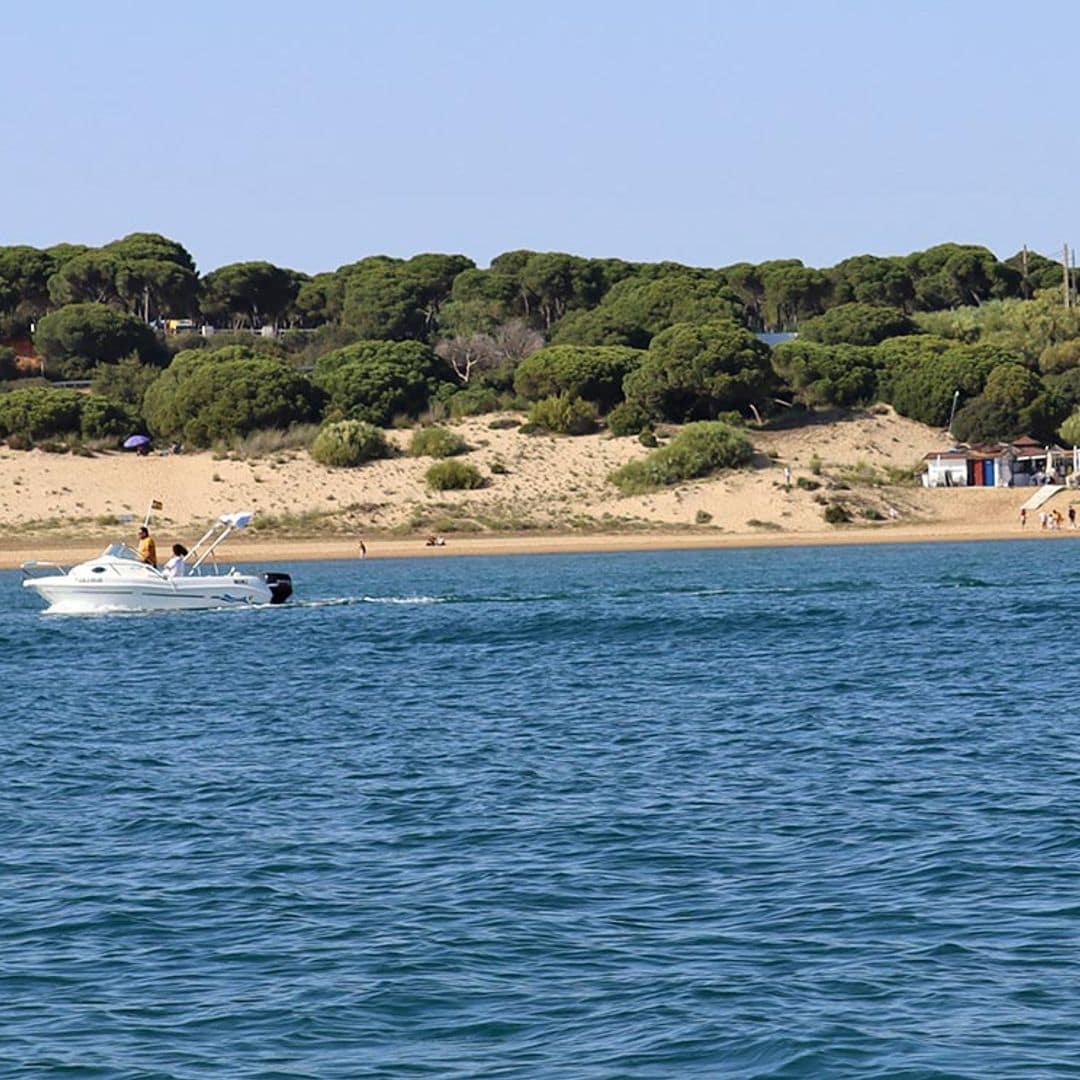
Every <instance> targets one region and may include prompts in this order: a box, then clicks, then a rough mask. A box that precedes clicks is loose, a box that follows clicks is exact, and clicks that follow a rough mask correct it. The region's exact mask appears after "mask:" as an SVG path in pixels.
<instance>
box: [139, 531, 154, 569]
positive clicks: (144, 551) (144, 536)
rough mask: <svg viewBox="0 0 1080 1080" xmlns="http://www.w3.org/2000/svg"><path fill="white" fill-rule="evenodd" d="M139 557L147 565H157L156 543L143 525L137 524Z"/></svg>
mask: <svg viewBox="0 0 1080 1080" xmlns="http://www.w3.org/2000/svg"><path fill="white" fill-rule="evenodd" d="M139 558H140V559H141V560H142V561H143V562H144V563H146V565H147V566H153V567H155V568H156V567H157V545H156V544H155V543H154V538H153V537H152V536H151V535H150V530H149V529H148V528H147V527H146V526H145V525H140V526H139Z"/></svg>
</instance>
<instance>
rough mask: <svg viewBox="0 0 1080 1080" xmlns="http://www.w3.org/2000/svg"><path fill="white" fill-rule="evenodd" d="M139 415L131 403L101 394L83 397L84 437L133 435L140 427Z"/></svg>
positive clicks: (99, 437) (106, 437)
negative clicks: (111, 398) (126, 403)
mask: <svg viewBox="0 0 1080 1080" xmlns="http://www.w3.org/2000/svg"><path fill="white" fill-rule="evenodd" d="M139 426H140V424H139V415H138V413H137V412H136V411H135V410H134V409H133V408H131V407H130V406H129V405H125V404H124V403H123V402H121V401H112V400H110V399H109V398H107V397H102V396H101V395H99V394H90V395H89V396H87V397H85V398H84V399H83V406H82V422H81V428H80V430H81V431H82V435H83V438H84V439H110V438H114V437H116V438H119V437H121V436H124V435H131V434H133V433H134V432H135V431H137V429H138V428H139Z"/></svg>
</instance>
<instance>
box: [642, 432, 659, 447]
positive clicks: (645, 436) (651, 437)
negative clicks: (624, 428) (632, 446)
mask: <svg viewBox="0 0 1080 1080" xmlns="http://www.w3.org/2000/svg"><path fill="white" fill-rule="evenodd" d="M637 441H638V442H639V443H641V445H642V446H647V447H648V448H649V449H650V450H655V449H656V447H658V446H659V445H660V440H659V439H658V438H657V437H656V432H655V431H643V432H642V433H641V434H640V435H639V436H638V437H637Z"/></svg>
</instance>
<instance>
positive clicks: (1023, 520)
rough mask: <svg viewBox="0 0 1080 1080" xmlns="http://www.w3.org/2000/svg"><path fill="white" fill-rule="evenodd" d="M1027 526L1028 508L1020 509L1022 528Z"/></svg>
mask: <svg viewBox="0 0 1080 1080" xmlns="http://www.w3.org/2000/svg"><path fill="white" fill-rule="evenodd" d="M1026 524H1027V509H1026V507H1023V506H1021V507H1020V528H1021V529H1022V528H1023V527H1024V526H1025V525H1026Z"/></svg>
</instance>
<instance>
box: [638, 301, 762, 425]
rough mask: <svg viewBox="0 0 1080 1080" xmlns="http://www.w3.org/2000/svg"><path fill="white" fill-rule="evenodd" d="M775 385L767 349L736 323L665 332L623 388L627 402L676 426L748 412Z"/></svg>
mask: <svg viewBox="0 0 1080 1080" xmlns="http://www.w3.org/2000/svg"><path fill="white" fill-rule="evenodd" d="M774 386H775V376H774V374H773V371H772V367H771V365H770V363H769V349H768V347H767V346H766V345H764V344H762V343H761V342H760V341H759V340H758V339H757V338H756V337H755V336H754V335H753V334H752V333H750V332H749V331H748V330H746V329H744V328H743V327H741V326H739V325H738V324H737V323H735V322H733V321H731V320H722V321H721V320H718V321H715V322H707V323H701V324H692V323H677V324H676V325H675V326H672V327H669V328H668V329H667V330H664V331H662V332H661V333H659V334H657V336H656V337H655V338H653V341H652V343H651V345H650V346H649V351H648V353H647V354H646V355H645V358H644V359H643V360H642V362H641V363H640V364H639V365H638V367H637V368H636V370H634V371H632V372H631V373H630V374H629V375H627V377H626V381H625V382H624V384H623V387H624V390H625V393H626V399H627V401H629V402H631V403H632V404H638V405H640V406H642V407H643V408H644V409H645V410H646V411H648V412H649V413H651V414H653V415H654V416H657V417H660V418H662V419H665V420H672V421H676V422H681V421H685V420H711V419H715V418H716V417H718V416H719V415H720V414H721V413H724V412H730V411H736V410H737V411H740V412H745V411H746V410H748V409H749V408H750V406H751V405H754V404H762V405H763V404H764V403H765V400H766V398H767V397H768V396H769V395H770V394H771V392H772V390H773V388H774Z"/></svg>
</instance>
